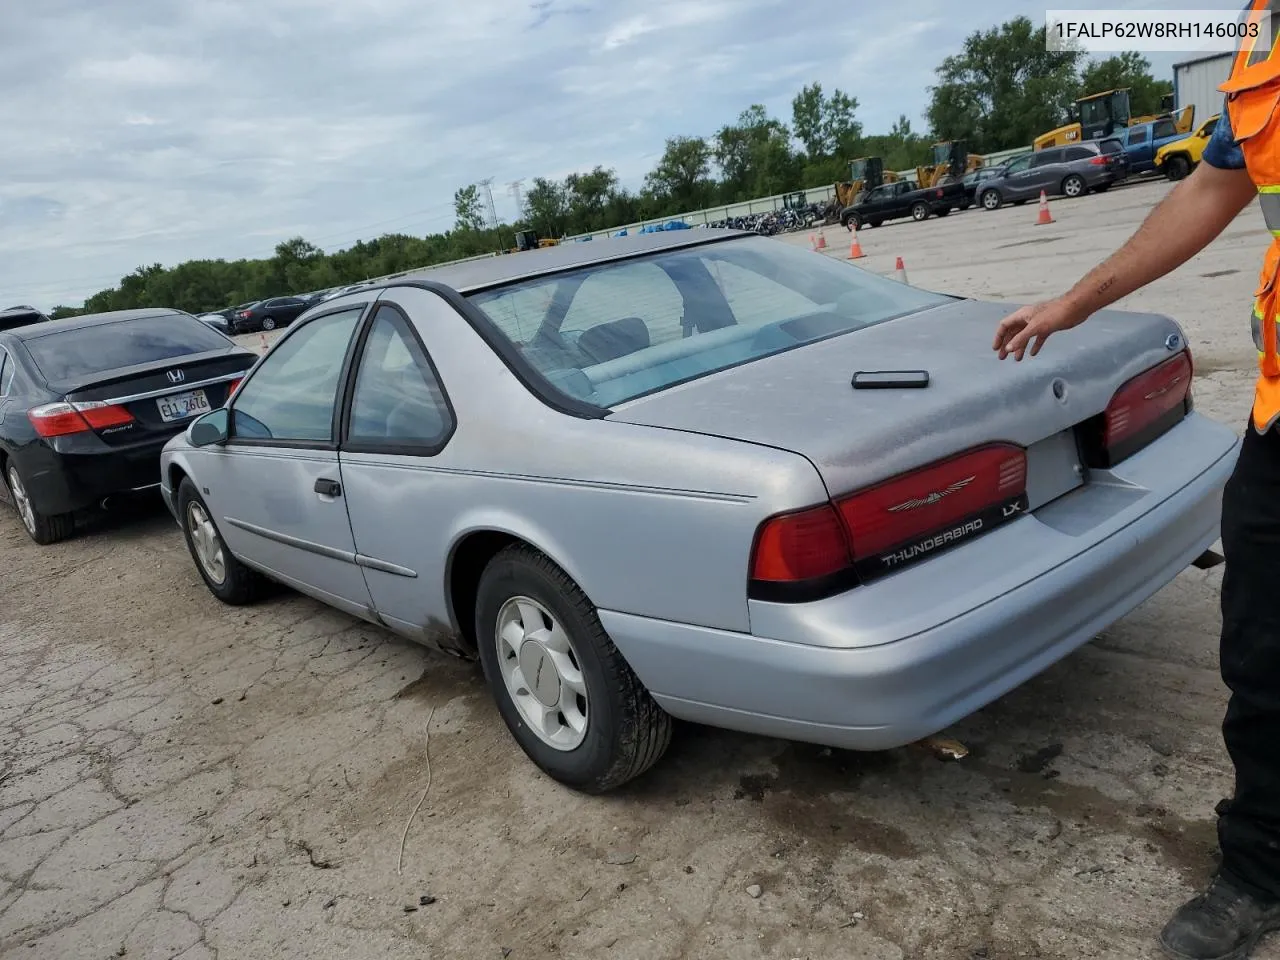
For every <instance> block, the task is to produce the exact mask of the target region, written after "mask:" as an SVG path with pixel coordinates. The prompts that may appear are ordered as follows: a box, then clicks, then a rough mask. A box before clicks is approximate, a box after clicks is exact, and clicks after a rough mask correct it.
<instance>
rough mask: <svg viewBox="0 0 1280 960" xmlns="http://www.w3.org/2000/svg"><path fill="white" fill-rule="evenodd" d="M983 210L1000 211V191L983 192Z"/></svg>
mask: <svg viewBox="0 0 1280 960" xmlns="http://www.w3.org/2000/svg"><path fill="white" fill-rule="evenodd" d="M982 209H983V210H999V209H1000V191H999V190H984V191H983V192H982Z"/></svg>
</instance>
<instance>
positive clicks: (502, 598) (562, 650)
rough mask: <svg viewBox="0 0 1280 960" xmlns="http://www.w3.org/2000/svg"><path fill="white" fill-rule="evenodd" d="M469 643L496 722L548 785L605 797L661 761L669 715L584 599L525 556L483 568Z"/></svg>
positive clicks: (556, 571)
mask: <svg viewBox="0 0 1280 960" xmlns="http://www.w3.org/2000/svg"><path fill="white" fill-rule="evenodd" d="M476 634H477V637H476V639H477V642H478V644H479V647H480V662H481V665H482V666H483V668H484V674H485V678H486V680H487V681H488V683H489V687H490V689H491V691H492V692H493V696H494V699H495V700H496V701H497V704H498V711H499V712H500V713H501V714H502V719H503V721H504V722H505V723H506V725H507V728H508V729H509V730H510V731H511V734H512V736H514V737H515V739H516V742H517V743H518V744H519V745H520V748H521V749H522V750H523V751H524V752H525V754H526V756H528V757H529V759H531V760H532V761H533V762H534V763H535V764H537V765H538V767H540V768H541V769H542V770H543V771H544V772H545V773H546V774H547V775H548V776H549V777H551V778H552V779H554V780H557V781H558V782H560V783H563V784H565V785H566V786H569V787H572V788H574V789H577V790H581V791H583V792H584V793H605V792H607V791H609V790H612V789H614V788H615V787H618V786H621V785H622V784H624V783H626V782H627V781H628V780H632V779H634V778H635V777H638V776H639V775H640V774H642V773H644V772H645V771H646V770H648V769H649V768H650V767H652V766H653V765H654V764H655V763H657V762H658V760H659V759H661V757H662V755H663V754H664V753H665V752H666V749H667V746H668V744H669V743H670V742H671V718H670V716H668V714H667V713H666V712H665V711H663V709H662V708H661V707H659V706H658V704H657V703H656V702H655V701H654V699H653V698H652V697H651V696H650V695H649V692H648V691H647V690H645V688H644V687H643V686H642V685H641V683H640V680H639V679H638V678H637V677H636V675H635V674H634V673H633V672H632V670H631V668H630V667H629V666H628V665H627V662H626V661H625V660H624V659H623V658H622V655H621V654H620V653H619V652H618V649H617V647H615V646H614V645H613V641H612V640H610V639H609V635H608V634H607V633H605V631H604V627H602V626H601V624H600V619H599V617H598V616H597V615H596V611H595V607H594V606H592V604H591V601H590V600H589V599H587V596H586V595H585V594H584V593H583V592H582V590H581V589H580V588H579V587H578V585H577V584H575V583H574V582H573V581H572V580H571V579H569V577H568V575H567V574H565V572H564V571H563V570H561V569H560V568H559V567H557V566H556V565H555V564H554V563H552V562H551V561H550V560H549V559H548V558H547V557H545V556H544V555H543V554H541V553H539V552H538V551H536V550H534V549H533V548H532V547H529V546H525V545H516V546H511V547H508V548H507V549H505V550H503V551H502V552H500V553H499V554H498V555H497V556H496V557H494V558H493V560H491V561H490V562H489V565H488V566H487V567H486V568H485V571H484V573H483V574H482V575H481V578H480V588H479V591H478V593H477V596H476Z"/></svg>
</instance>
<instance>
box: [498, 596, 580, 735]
mask: <svg viewBox="0 0 1280 960" xmlns="http://www.w3.org/2000/svg"><path fill="white" fill-rule="evenodd" d="M494 636H495V643H496V644H497V653H498V667H499V670H500V671H501V673H502V680H503V682H504V683H505V684H506V687H507V692H508V693H509V694H510V695H511V701H512V703H514V704H515V708H516V710H517V711H518V712H519V714H520V718H521V719H522V720H523V721H524V722H525V723H526V724H527V725H528V727H529V729H530V730H532V731H533V732H534V734H535V735H536V736H537V737H538V739H539V740H541V741H542V742H543V743H545V744H546V745H547V746H549V747H552V748H554V749H556V750H563V751H569V750H574V749H576V748H577V747H578V746H579V745H580V744H581V743H582V741H583V739H584V738H585V737H586V734H587V723H588V719H589V716H590V714H589V707H588V703H587V683H586V679H585V677H583V674H582V668H581V666H580V664H579V660H578V655H577V652H576V651H575V650H574V648H573V643H572V641H570V639H569V635H568V634H567V633H566V632H565V630H564V627H562V626H561V625H560V623H559V622H558V621H557V620H556V618H555V617H554V616H552V615H551V613H550V611H548V610H547V608H546V607H545V606H543V605H542V604H541V603H539V602H538V601H536V600H533V599H531V598H529V597H524V596H518V597H512V598H511V599H510V600H508V601H507V602H506V603H504V604H503V605H502V608H501V609H500V610H499V611H498V623H497V629H496V630H495V631H494Z"/></svg>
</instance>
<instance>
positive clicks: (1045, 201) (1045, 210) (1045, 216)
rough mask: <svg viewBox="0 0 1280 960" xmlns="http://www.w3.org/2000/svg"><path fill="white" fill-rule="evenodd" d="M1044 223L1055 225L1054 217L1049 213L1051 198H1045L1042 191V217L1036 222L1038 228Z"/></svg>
mask: <svg viewBox="0 0 1280 960" xmlns="http://www.w3.org/2000/svg"><path fill="white" fill-rule="evenodd" d="M1042 223H1053V217H1052V216H1051V215H1050V213H1049V198H1048V197H1046V196H1045V194H1044V191H1043V190H1041V191H1040V216H1039V218H1038V219H1037V220H1036V226H1040V224H1042Z"/></svg>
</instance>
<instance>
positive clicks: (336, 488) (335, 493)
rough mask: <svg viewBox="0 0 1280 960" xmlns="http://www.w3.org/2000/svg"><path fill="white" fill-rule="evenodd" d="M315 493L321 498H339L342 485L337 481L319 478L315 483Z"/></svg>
mask: <svg viewBox="0 0 1280 960" xmlns="http://www.w3.org/2000/svg"><path fill="white" fill-rule="evenodd" d="M316 493H318V494H320V495H321V496H322V497H340V496H342V484H340V483H339V482H338V481H337V480H326V479H324V478H323V477H321V478H320V479H319V480H317V481H316Z"/></svg>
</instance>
